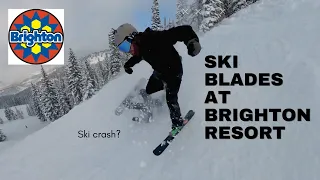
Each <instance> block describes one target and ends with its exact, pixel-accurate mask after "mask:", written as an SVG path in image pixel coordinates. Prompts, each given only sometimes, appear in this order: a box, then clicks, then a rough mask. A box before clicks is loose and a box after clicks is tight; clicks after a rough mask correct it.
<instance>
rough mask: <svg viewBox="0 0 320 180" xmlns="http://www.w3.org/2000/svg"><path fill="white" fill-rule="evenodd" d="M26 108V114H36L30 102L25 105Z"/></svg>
mask: <svg viewBox="0 0 320 180" xmlns="http://www.w3.org/2000/svg"><path fill="white" fill-rule="evenodd" d="M26 110H27V114H28V116H35V115H36V114H35V112H34V109H33V107H32V105H31V103H29V104H27V105H26Z"/></svg>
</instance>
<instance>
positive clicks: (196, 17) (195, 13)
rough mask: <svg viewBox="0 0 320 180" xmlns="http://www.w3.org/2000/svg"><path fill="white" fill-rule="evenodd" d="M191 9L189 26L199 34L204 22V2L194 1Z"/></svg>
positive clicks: (200, 0)
mask: <svg viewBox="0 0 320 180" xmlns="http://www.w3.org/2000/svg"><path fill="white" fill-rule="evenodd" d="M189 9H190V10H189V12H190V13H189V16H188V20H189V25H191V26H192V28H193V29H194V30H195V31H197V32H199V30H200V26H201V23H202V20H203V11H204V8H203V0H194V2H193V3H192V4H191V5H190V7H189Z"/></svg>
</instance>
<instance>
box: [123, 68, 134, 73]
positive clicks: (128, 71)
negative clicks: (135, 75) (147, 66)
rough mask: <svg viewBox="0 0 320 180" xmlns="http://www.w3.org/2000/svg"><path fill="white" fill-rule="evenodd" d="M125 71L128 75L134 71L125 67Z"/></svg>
mask: <svg viewBox="0 0 320 180" xmlns="http://www.w3.org/2000/svg"><path fill="white" fill-rule="evenodd" d="M124 70H125V71H126V73H128V74H132V72H133V70H132V68H130V67H124Z"/></svg>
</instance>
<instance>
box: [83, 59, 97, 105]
mask: <svg viewBox="0 0 320 180" xmlns="http://www.w3.org/2000/svg"><path fill="white" fill-rule="evenodd" d="M85 66H86V76H85V77H86V89H85V93H84V99H85V100H87V99H90V98H91V97H92V96H93V95H94V94H95V91H96V82H95V81H94V79H95V78H94V74H93V70H92V69H91V67H90V65H89V62H88V61H87V60H85Z"/></svg>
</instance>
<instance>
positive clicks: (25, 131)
mask: <svg viewBox="0 0 320 180" xmlns="http://www.w3.org/2000/svg"><path fill="white" fill-rule="evenodd" d="M16 108H17V109H18V110H21V111H22V112H23V116H24V119H18V120H12V121H8V120H7V118H6V117H5V114H4V109H0V118H2V119H3V121H4V124H0V129H1V130H2V132H3V133H4V134H5V135H6V136H7V139H6V141H3V142H0V154H1V153H2V152H3V151H4V150H6V149H10V147H12V146H14V145H15V144H17V143H18V142H20V141H21V140H23V139H24V138H25V137H27V136H28V135H30V134H32V133H34V132H36V131H38V130H40V129H42V128H43V127H45V126H46V125H48V124H49V123H48V122H40V121H39V119H37V118H36V117H30V116H28V114H27V110H26V106H25V105H21V106H16ZM11 109H12V110H13V111H15V108H11Z"/></svg>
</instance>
